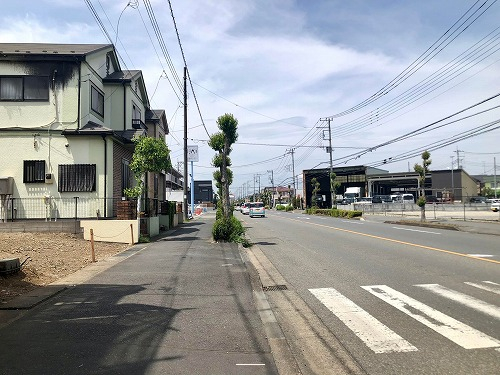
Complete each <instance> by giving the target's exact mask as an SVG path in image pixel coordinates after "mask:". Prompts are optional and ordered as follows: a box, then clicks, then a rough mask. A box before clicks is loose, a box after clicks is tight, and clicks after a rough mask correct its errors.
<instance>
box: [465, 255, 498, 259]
mask: <svg viewBox="0 0 500 375" xmlns="http://www.w3.org/2000/svg"><path fill="white" fill-rule="evenodd" d="M467 255H468V256H470V257H476V258H493V257H494V255H491V254H467Z"/></svg>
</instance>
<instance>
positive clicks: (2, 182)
mask: <svg viewBox="0 0 500 375" xmlns="http://www.w3.org/2000/svg"><path fill="white" fill-rule="evenodd" d="M13 187H14V178H13V177H0V195H12V191H13Z"/></svg>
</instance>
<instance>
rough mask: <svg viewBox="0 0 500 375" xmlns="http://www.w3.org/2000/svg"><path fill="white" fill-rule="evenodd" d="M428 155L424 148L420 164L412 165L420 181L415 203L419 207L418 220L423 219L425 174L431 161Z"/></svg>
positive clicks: (427, 172)
mask: <svg viewBox="0 0 500 375" xmlns="http://www.w3.org/2000/svg"><path fill="white" fill-rule="evenodd" d="M430 157H431V154H430V152H429V151H427V150H425V151H424V152H422V165H420V164H418V163H416V164H415V165H414V167H413V169H414V170H415V172H417V173H418V181H419V183H420V192H419V195H420V196H419V198H418V199H417V205H418V206H419V207H420V221H425V203H426V200H425V176H427V174H429V171H430V170H429V166H430V165H431V163H432V161H431V159H430Z"/></svg>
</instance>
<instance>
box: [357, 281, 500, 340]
mask: <svg viewBox="0 0 500 375" xmlns="http://www.w3.org/2000/svg"><path fill="white" fill-rule="evenodd" d="M362 288H363V289H365V290H367V291H368V292H370V293H371V294H373V295H374V296H376V297H378V298H380V299H381V300H382V301H385V302H387V303H388V304H390V305H391V306H394V307H395V308H397V309H398V310H399V311H401V312H403V313H405V314H407V315H408V316H410V317H412V318H413V319H415V320H417V321H418V322H420V323H422V324H424V325H426V326H427V327H429V328H431V329H433V330H434V331H436V332H437V333H439V334H441V335H443V336H444V337H446V338H448V339H449V340H451V341H453V342H454V343H456V344H457V345H460V346H461V347H463V348H465V349H478V348H495V347H498V346H500V341H498V340H496V339H494V338H493V337H490V336H488V335H486V334H484V333H482V332H481V331H478V330H476V329H474V328H472V327H470V326H468V325H466V324H464V323H461V322H459V321H458V320H456V319H453V318H452V317H450V316H447V315H445V314H443V313H441V312H440V311H438V310H435V309H433V308H432V307H430V306H427V305H425V304H423V303H421V302H419V301H417V300H415V299H413V298H411V297H408V296H406V295H405V294H403V293H400V292H398V291H397V290H394V289H392V288H390V287H388V286H387V285H370V286H362Z"/></svg>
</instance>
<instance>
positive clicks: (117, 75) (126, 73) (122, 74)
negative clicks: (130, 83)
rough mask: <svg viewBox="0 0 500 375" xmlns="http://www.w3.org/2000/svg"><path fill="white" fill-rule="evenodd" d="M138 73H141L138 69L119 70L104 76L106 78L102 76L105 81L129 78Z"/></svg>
mask: <svg viewBox="0 0 500 375" xmlns="http://www.w3.org/2000/svg"><path fill="white" fill-rule="evenodd" d="M140 73H141V71H140V70H121V71H117V72H114V73H111V74H110V75H108V76H106V78H104V79H103V81H104V82H106V81H124V80H131V79H132V78H133V77H135V76H136V75H137V74H140Z"/></svg>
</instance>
